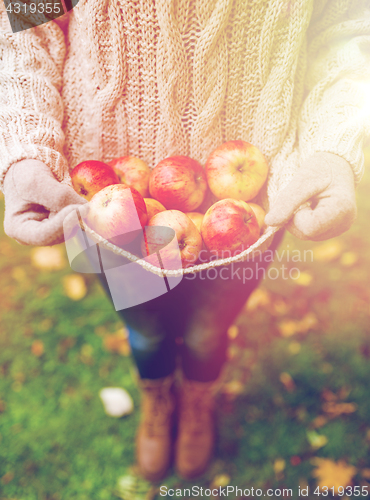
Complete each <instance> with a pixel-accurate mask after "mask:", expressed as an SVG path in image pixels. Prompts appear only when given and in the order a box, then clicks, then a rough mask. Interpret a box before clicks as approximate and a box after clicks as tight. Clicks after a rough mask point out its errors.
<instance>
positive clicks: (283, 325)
mask: <svg viewBox="0 0 370 500" xmlns="http://www.w3.org/2000/svg"><path fill="white" fill-rule="evenodd" d="M277 327H278V330H279V332H280V335H281V336H282V337H291V336H292V335H294V334H296V333H298V332H299V321H295V320H293V319H284V320H282V321H280V322H279V323H278V325H277Z"/></svg>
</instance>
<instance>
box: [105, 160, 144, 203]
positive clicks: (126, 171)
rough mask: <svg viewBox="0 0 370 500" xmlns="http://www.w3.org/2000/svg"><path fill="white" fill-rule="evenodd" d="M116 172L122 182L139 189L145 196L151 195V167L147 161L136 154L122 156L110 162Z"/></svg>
mask: <svg viewBox="0 0 370 500" xmlns="http://www.w3.org/2000/svg"><path fill="white" fill-rule="evenodd" d="M108 165H110V166H111V167H112V168H113V170H114V171H115V172H116V174H117V176H118V178H119V180H120V182H121V183H122V184H126V185H127V186H129V187H132V188H134V189H136V191H139V193H140V194H141V196H142V197H143V198H147V197H148V196H149V177H150V172H151V170H150V168H149V167H148V165H147V164H146V163H145V161H143V160H140V158H135V156H122V157H121V158H115V159H114V160H112V161H110V162H109V163H108Z"/></svg>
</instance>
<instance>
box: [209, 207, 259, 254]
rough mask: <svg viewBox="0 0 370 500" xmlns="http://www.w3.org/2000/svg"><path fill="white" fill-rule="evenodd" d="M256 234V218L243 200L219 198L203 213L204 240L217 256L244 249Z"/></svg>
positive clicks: (250, 243) (256, 237)
mask: <svg viewBox="0 0 370 500" xmlns="http://www.w3.org/2000/svg"><path fill="white" fill-rule="evenodd" d="M259 235H260V229H259V226H258V222H257V218H256V216H255V214H254V212H253V210H252V209H251V208H250V206H249V205H248V204H247V203H245V201H242V200H233V199H231V198H228V199H226V200H221V201H218V202H217V203H215V204H214V205H212V207H211V208H209V209H208V210H207V212H206V214H205V215H204V219H203V223H202V238H203V241H204V243H205V245H206V247H207V248H208V250H209V251H210V252H211V254H215V255H217V257H218V258H219V259H222V258H227V257H233V256H234V255H237V254H238V253H240V252H241V251H243V250H246V249H247V248H248V247H250V246H251V245H252V244H253V243H255V242H256V241H257V240H258V238H259Z"/></svg>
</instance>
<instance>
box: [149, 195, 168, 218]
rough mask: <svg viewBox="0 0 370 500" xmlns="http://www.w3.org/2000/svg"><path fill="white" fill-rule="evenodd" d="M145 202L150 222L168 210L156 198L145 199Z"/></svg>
mask: <svg viewBox="0 0 370 500" xmlns="http://www.w3.org/2000/svg"><path fill="white" fill-rule="evenodd" d="M144 201H145V205H146V210H147V212H148V221H150V219H151V218H152V217H154V216H155V215H156V214H158V213H159V212H164V211H165V210H166V209H165V207H164V206H163V205H162V203H159V201H158V200H155V199H154V198H144Z"/></svg>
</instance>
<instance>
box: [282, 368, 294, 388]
mask: <svg viewBox="0 0 370 500" xmlns="http://www.w3.org/2000/svg"><path fill="white" fill-rule="evenodd" d="M279 378H280V382H281V383H282V384H283V385H284V387H285V389H286V390H287V391H288V392H292V391H294V389H295V383H294V380H293V379H292V377H291V376H290V375H289V373H287V372H282V373H280V377H279Z"/></svg>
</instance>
